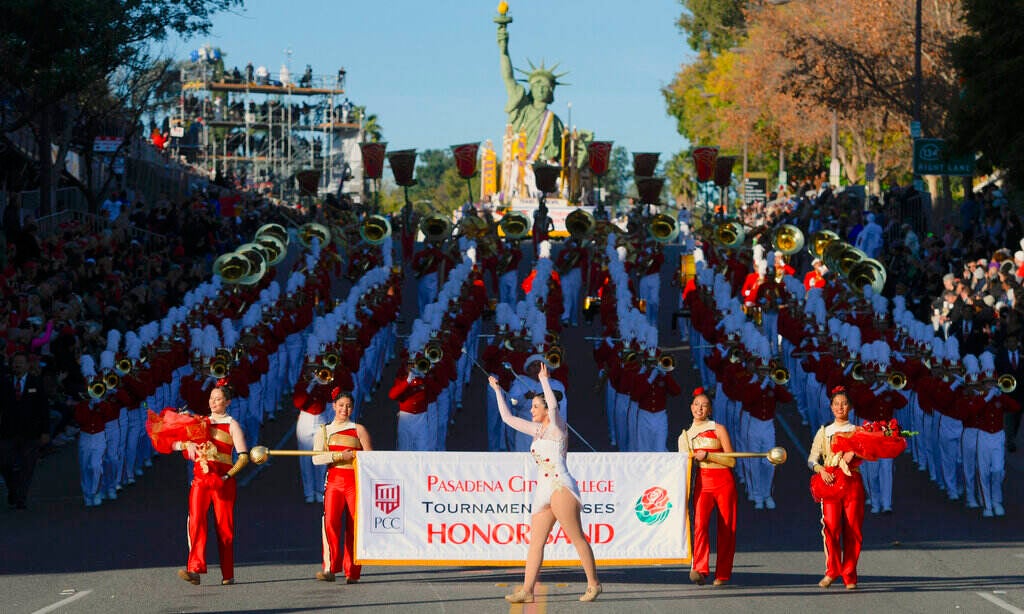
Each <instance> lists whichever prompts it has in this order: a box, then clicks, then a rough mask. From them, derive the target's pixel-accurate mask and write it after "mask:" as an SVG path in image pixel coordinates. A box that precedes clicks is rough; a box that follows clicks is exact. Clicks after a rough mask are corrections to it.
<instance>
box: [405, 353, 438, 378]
mask: <svg viewBox="0 0 1024 614" xmlns="http://www.w3.org/2000/svg"><path fill="white" fill-rule="evenodd" d="M409 364H410V365H411V366H412V368H413V369H414V370H416V371H419V372H420V373H422V374H425V373H426V372H427V371H430V367H432V366H434V363H432V362H430V359H429V358H427V357H426V356H417V357H416V360H414V361H412V362H411V363H409Z"/></svg>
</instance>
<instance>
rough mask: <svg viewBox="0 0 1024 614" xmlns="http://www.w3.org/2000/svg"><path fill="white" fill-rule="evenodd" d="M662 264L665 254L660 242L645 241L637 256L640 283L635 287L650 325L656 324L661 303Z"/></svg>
mask: <svg viewBox="0 0 1024 614" xmlns="http://www.w3.org/2000/svg"><path fill="white" fill-rule="evenodd" d="M663 264H665V255H664V254H663V253H662V249H661V244H660V243H658V242H656V241H653V240H649V241H647V244H646V245H644V249H643V251H641V252H640V256H639V257H638V258H637V268H638V270H639V275H640V283H639V284H638V286H637V289H638V291H639V294H640V298H642V299H644V304H645V305H646V311H645V315H646V316H647V323H648V324H650V325H651V326H657V325H658V308H659V305H660V304H661V267H662V265H663Z"/></svg>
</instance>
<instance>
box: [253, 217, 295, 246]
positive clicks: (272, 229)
mask: <svg viewBox="0 0 1024 614" xmlns="http://www.w3.org/2000/svg"><path fill="white" fill-rule="evenodd" d="M263 237H273V238H275V239H277V240H278V241H280V242H281V243H283V244H284V246H285V247H286V248H287V247H288V241H289V237H288V230H287V229H285V227H284V226H282V225H280V224H274V223H270V224H264V225H262V226H260V227H259V229H258V230H257V231H256V235H255V238H256V240H259V239H261V238H263Z"/></svg>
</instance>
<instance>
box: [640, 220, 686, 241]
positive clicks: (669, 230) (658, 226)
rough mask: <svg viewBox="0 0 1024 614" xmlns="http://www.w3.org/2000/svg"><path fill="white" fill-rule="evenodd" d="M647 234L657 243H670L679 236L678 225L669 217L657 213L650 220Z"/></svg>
mask: <svg viewBox="0 0 1024 614" xmlns="http://www.w3.org/2000/svg"><path fill="white" fill-rule="evenodd" d="M647 234H649V235H650V236H651V238H652V239H654V240H655V241H657V242H658V243H671V242H672V241H675V240H676V237H678V236H679V224H678V223H676V219H675V218H674V217H672V216H671V215H665V214H664V213H659V214H657V215H655V216H654V217H653V218H651V221H650V223H649V224H648V225H647Z"/></svg>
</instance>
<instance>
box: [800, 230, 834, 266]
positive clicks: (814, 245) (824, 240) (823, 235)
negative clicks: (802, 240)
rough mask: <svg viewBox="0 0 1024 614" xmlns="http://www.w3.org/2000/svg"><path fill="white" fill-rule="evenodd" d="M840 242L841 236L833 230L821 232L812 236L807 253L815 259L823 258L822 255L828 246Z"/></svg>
mask: <svg viewBox="0 0 1024 614" xmlns="http://www.w3.org/2000/svg"><path fill="white" fill-rule="evenodd" d="M838 240H839V235H837V234H836V233H834V232H832V231H831V230H819V231H818V232H816V233H814V234H812V235H811V240H810V242H809V243H808V244H807V252H808V253H809V254H810V255H811V256H813V257H815V258H823V256H822V254H824V252H825V248H826V247H827V246H828V244H829V243H831V242H833V241H838ZM823 261H824V259H823Z"/></svg>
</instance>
